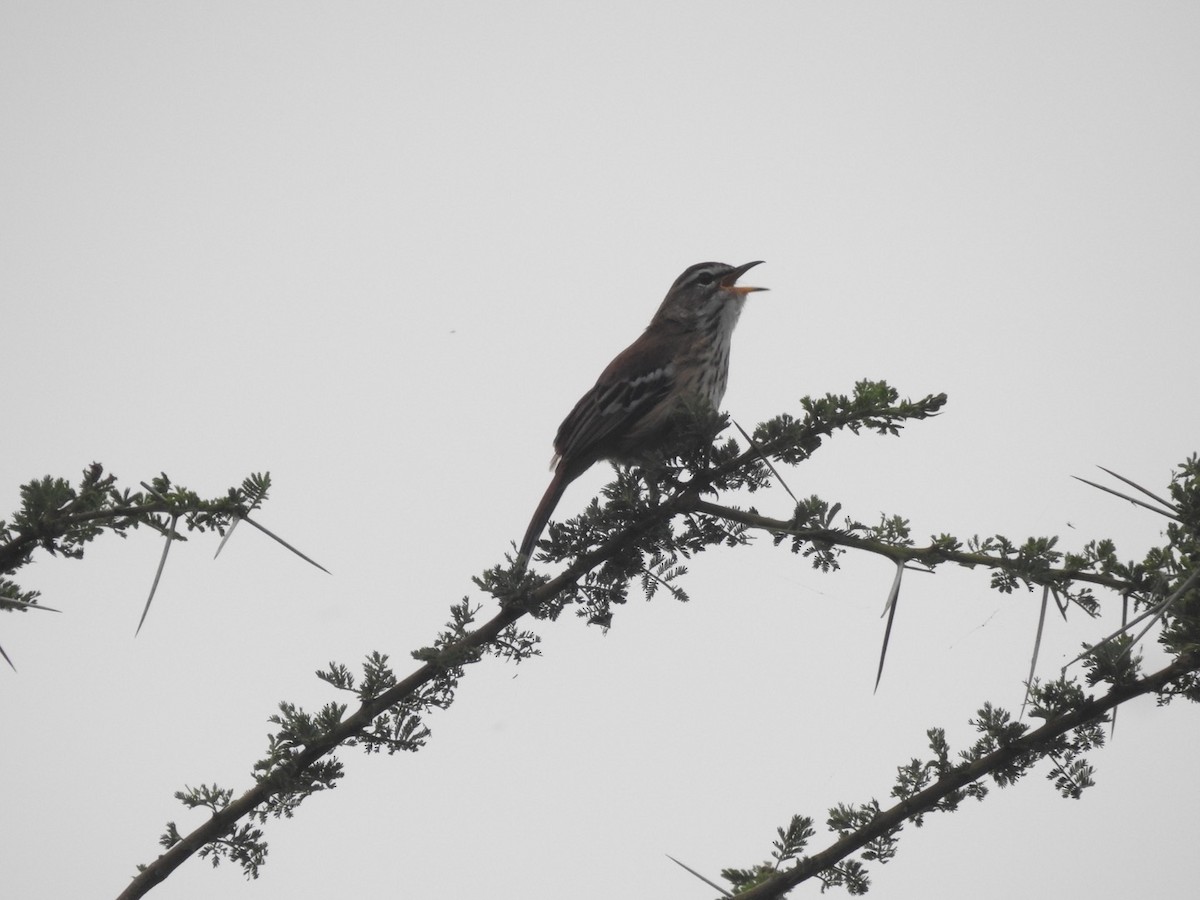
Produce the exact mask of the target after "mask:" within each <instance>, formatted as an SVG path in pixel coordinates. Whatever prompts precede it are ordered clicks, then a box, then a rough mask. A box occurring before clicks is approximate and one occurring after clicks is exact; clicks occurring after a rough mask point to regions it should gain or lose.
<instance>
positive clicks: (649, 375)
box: [554, 334, 676, 468]
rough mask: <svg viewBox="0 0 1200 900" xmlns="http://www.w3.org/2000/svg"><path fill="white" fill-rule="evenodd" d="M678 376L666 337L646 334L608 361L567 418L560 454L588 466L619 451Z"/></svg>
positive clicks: (556, 441)
mask: <svg viewBox="0 0 1200 900" xmlns="http://www.w3.org/2000/svg"><path fill="white" fill-rule="evenodd" d="M675 375H676V372H675V364H674V362H673V360H672V359H671V356H670V354H669V353H667V352H666V348H665V347H664V346H663V342H662V341H659V340H655V339H654V338H653V337H650V336H647V335H645V334H643V335H642V336H641V337H640V338H638V339H637V340H636V341H634V342H633V343H632V344H631V345H630V346H629V347H627V348H626V349H625V350H624V351H623V352H622V353H620V354H619V355H618V356H617V357H616V359H614V360H613V361H612V362H611V363H609V364H608V368H606V369H605V370H604V372H603V373H601V375H600V378H599V379H597V381H596V384H595V385H594V386H593V387H592V389H591V390H590V391H588V392H587V393H586V394H584V395H583V396H582V397H581V398H580V399H579V402H578V403H576V404H575V408H574V409H573V410H571V412H570V414H569V415H568V416H567V417H566V418H565V419H564V420H563V423H562V425H560V426H559V428H558V434H557V435H556V436H555V438H554V449H555V450H556V451H557V453H558V455H559V457H560V458H562V459H563V460H565V461H568V462H571V463H574V464H576V465H579V464H583V467H584V468H586V467H587V466H590V465H591V464H592V463H593V462H595V461H596V460H599V459H605V458H608V457H610V456H611V455H613V454H618V455H619V454H620V453H621V450H622V446H623V444H624V443H625V441H626V439H627V438H628V437H629V435H630V434H631V433H632V432H634V431H635V430H636V429H637V427H638V425H639V423H641V422H642V421H643V420H644V419H645V418H646V416H647V415H649V414H650V413H652V412H654V411H656V410H657V409H658V408H659V407H660V405H661V404H662V402H663V400H665V399H666V398H667V396H668V395H669V394H670V393H671V390H672V388H673V387H674V385H675Z"/></svg>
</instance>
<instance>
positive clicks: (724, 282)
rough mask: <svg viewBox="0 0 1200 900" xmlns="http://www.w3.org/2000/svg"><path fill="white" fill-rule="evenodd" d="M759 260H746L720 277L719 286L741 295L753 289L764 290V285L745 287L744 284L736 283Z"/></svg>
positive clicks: (759, 260)
mask: <svg viewBox="0 0 1200 900" xmlns="http://www.w3.org/2000/svg"><path fill="white" fill-rule="evenodd" d="M761 262H762V260H761V259H756V260H755V261H754V262H748V263H746V264H745V265H742V266H738V267H737V268H736V269H734V270H733V271H732V272H730V273H729V274H728V275H726V276H725V277H724V278H722V279H721V287H723V288H725V289H726V290H730V291H733V292H734V293H735V294H743V295H744V294H749V293H752V292H753V291H765V290H766V288H764V287H746V286H745V285H741V284H737V280H738V279H739V278H741V277H742V276H743V275H745V274H746V273H747V272H748V271H750V270H751V269H753V268H754V267H755V266H757V265H758V264H759V263H761Z"/></svg>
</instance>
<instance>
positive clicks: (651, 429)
mask: <svg viewBox="0 0 1200 900" xmlns="http://www.w3.org/2000/svg"><path fill="white" fill-rule="evenodd" d="M760 262H762V260H755V261H754V262H748V263H745V264H744V265H740V266H728V265H726V264H725V263H715V262H706V263H697V264H696V265H694V266H691V267H690V268H688V269H686V270H685V271H684V273H683V274H682V275H680V276H679V277H678V278H677V279H675V283H674V284H673V285H671V289H670V290H669V291H667V296H666V297H665V298H664V299H663V302H662V304H661V305H660V306H659V307H658V312H656V313H655V314H654V318H653V319H651V320H650V324H649V325H647V326H646V330H645V331H643V332H642V335H641V337H639V338H638V339H637V340H636V341H634V342H633V343H632V344H630V345H629V346H628V347H626V348H625V349H624V350H623V351H622V352H621V353H620V354H618V355H617V357H616V359H614V360H613V361H612V362H610V363H609V364H608V368H606V369H605V370H604V371H603V372H602V373H601V375H600V378H599V379H597V381H596V384H595V386H594V387H593V388H592V389H591V390H590V391H588V392H587V393H586V394H584V395H583V396H582V397H581V398H580V399H579V402H578V403H576V404H575V408H574V409H573V410H571V412H570V414H569V415H568V416H567V417H566V418H565V419H563V423H562V425H560V426H559V427H558V434H557V435H556V436H555V438H554V451H555V455H554V459H553V460H551V462H550V468H551V469H552V470H553V471H554V477H553V478H552V479H551V481H550V486H549V487H548V488H546V493H545V494H544V495H543V496H542V502H541V503H539V504H538V507H537V511H536V512H535V513H534V514H533V518H532V519H531V520H530V522H529V528H528V530H527V531H526V532H525V538H524V539H523V540H522V541H521V547H520V558H521V559H524V560H526V561H528V559H529V557H530V554H531V553H533V548H534V545H535V544H536V543H537V540H538V538H539V537H541V534H542V529H543V528H545V527H546V522H547V521H548V520H549V519H550V514H551V513H552V512H554V507H555V506H557V505H558V501H559V498H560V497H562V493H563V491H564V490H565V489H566V487H567V485H568V484H570V483H571V482H572V481H574V480H575V479H576V478H578V477H579V476H580V475H582V474H583V473H584V472H585V471H587V469H588V468H590V467H591V465H592V464H593V463H595V462H598V461H599V460H602V459H609V460H612V461H614V462H619V463H632V462H637V461H639V460H640V459H641V457H642V456H643V455H644V454H645V453H646V452H647V451H648V450H651V449H653V448H655V447H658V446H660V445H661V444H663V443H664V442H665V441H666V440H668V439H669V438H670V432H671V423H672V419H673V417H674V414H675V413H676V412H677V411H678V410H679V408H680V407H681V406H684V405H685V404H687V403H689V402H691V403H695V402H696V401H697V400H701V401H705V402H707V403H708V404H709V405H710V406H711V407H712V408H713V409H717V408H718V406H719V404H720V402H721V398H722V397H724V396H725V385H726V383H727V382H728V380H729V342H730V338H732V337H733V329H734V326H735V325H737V321H738V317H739V316H740V315H741V314H742V304H743V303H745V302H746V295H747V294H749V293H750V292H751V291H763V290H766V288H758V287H742V286H740V285H738V284H737V280H738V278H740V277H741V276H742V275H743V274H745V272H746V271H747V270H749V269H750V268H752V267H753V266H757V265H758V264H759V263H760Z"/></svg>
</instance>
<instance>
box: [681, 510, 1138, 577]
mask: <svg viewBox="0 0 1200 900" xmlns="http://www.w3.org/2000/svg"><path fill="white" fill-rule="evenodd" d="M688 509H689V511H691V512H699V513H704V514H705V515H710V516H714V517H716V518H718V519H725V520H726V521H729V522H736V523H738V524H739V525H746V526H748V527H750V528H757V529H759V530H761V531H768V532H771V533H773V534H786V535H790V536H792V537H797V538H800V539H801V540H804V541H808V542H810V543H814V544H834V545H837V546H841V547H849V548H852V549H855V550H864V551H866V552H867V553H874V554H876V555H878V556H884V557H887V558H888V559H889V560H891V561H892V562H916V563H921V564H923V565H926V566H929V567H930V568H932V567H934V566H936V565H938V564H939V563H943V562H952V563H957V564H958V565H960V566H966V567H967V568H968V569H973V568H975V567H976V566H984V567H986V568H989V569H1003V570H1005V571H1009V572H1014V573H1016V574H1018V575H1020V576H1021V577H1022V578H1030V579H1031V580H1034V581H1037V583H1039V584H1041V583H1043V582H1042V581H1041V579H1040V578H1034V577H1033V576H1031V575H1030V573H1029V571H1028V568H1027V567H1026V566H1024V565H1023V564H1022V561H1021V560H1018V559H1011V558H1009V557H1006V556H993V555H990V554H987V553H969V552H964V551H962V550H951V549H949V548H947V547H940V546H938V545H936V544H931V545H929V546H927V547H905V546H901V545H899V544H889V543H885V542H884V541H877V540H873V539H871V538H864V537H859V536H858V535H854V534H849V533H847V532H845V531H839V530H838V529H836V528H797V527H796V526H795V525H793V524H791V523H790V522H788V521H786V520H784V519H772V518H769V517H768V516H763V515H760V514H758V513H754V512H747V511H746V510H743V509H736V508H735V507H732V506H721V505H720V504H719V503H712V502H710V501H708V500H700V499H699V498H697V499H695V500H693V501H692V502H691V503H690V504H689V506H688ZM1038 575H1039V576H1041V577H1044V578H1045V583H1055V584H1057V583H1059V582H1061V581H1063V580H1070V581H1086V582H1088V583H1089V584H1095V585H1099V586H1101V587H1106V588H1111V589H1112V590H1114V591H1131V590H1136V589H1137V585H1134V584H1132V583H1130V582H1128V581H1125V580H1124V579H1121V578H1113V577H1111V576H1108V575H1101V574H1098V573H1096V572H1084V571H1080V570H1078V569H1065V568H1052V567H1046V568H1044V569H1041V570H1039V572H1038Z"/></svg>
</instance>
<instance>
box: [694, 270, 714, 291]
mask: <svg viewBox="0 0 1200 900" xmlns="http://www.w3.org/2000/svg"><path fill="white" fill-rule="evenodd" d="M716 280H717V276H716V275H714V274H713V273H712V272H708V271H705V272H701V273H700V274H699V275H697V276H696V284H702V285H704V286H705V287H707V286H708V285H710V284H712V283H713V282H714V281H716Z"/></svg>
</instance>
